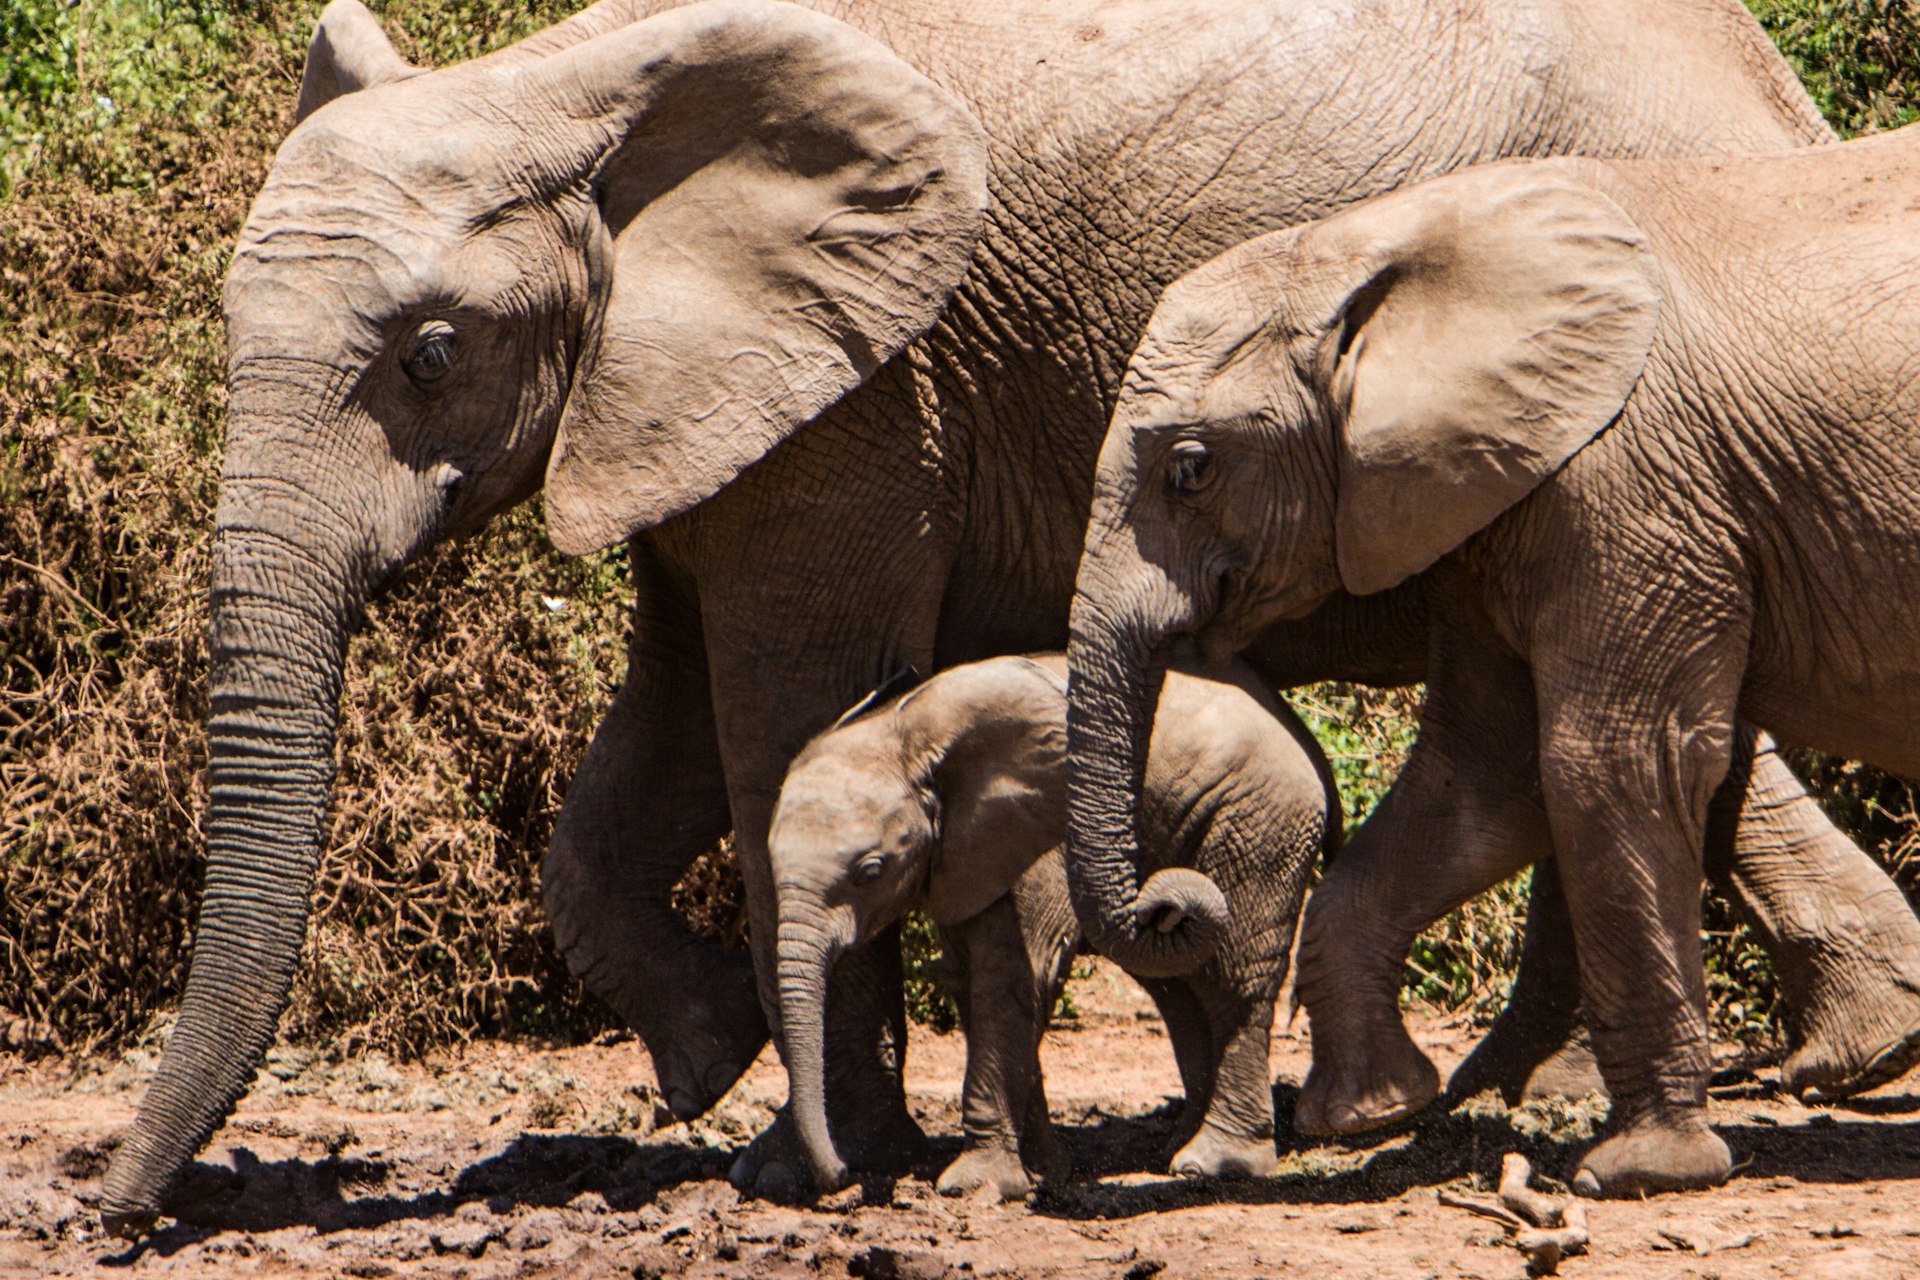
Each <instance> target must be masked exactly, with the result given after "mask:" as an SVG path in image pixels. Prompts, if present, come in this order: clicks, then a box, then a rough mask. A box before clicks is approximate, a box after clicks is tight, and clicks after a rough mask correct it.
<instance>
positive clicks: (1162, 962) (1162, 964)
mask: <svg viewBox="0 0 1920 1280" xmlns="http://www.w3.org/2000/svg"><path fill="white" fill-rule="evenodd" d="M1087 581H1088V566H1083V568H1082V571H1081V582H1082V584H1083V588H1082V594H1081V595H1080V596H1079V597H1078V598H1076V599H1075V601H1074V607H1073V631H1072V638H1071V640H1070V641H1069V644H1068V649H1067V663H1068V668H1069V670H1070V672H1071V684H1070V688H1069V693H1068V703H1067V760H1068V766H1067V767H1068V781H1067V877H1068V883H1069V884H1070V885H1071V887H1072V892H1073V905H1074V910H1075V911H1076V913H1077V914H1078V915H1079V917H1080V927H1081V928H1082V929H1083V930H1085V932H1086V935H1087V940H1088V941H1089V942H1090V943H1092V944H1093V946H1094V947H1095V948H1096V949H1097V950H1099V951H1100V952H1102V953H1103V954H1105V955H1107V956H1110V957H1112V959H1113V960H1114V962H1115V963H1117V964H1118V965H1120V967H1121V968H1123V969H1125V970H1127V972H1129V973H1132V974H1135V975H1137V976H1140V977H1147V978H1170V977H1177V976H1179V975H1181V974H1184V973H1191V972H1192V971H1193V970H1195V969H1197V968H1199V967H1200V966H1201V965H1202V964H1205V963H1206V961H1207V960H1208V959H1209V958H1210V957H1211V956H1212V954H1213V952H1214V949H1215V948H1216V947H1217V946H1218V945H1219V941H1220V938H1221V936H1222V934H1223V933H1224V931H1225V929H1226V924H1227V902H1226V898H1225V896H1224V895H1223V894H1222V893H1221V892H1220V890H1219V888H1218V887H1217V886H1215V885H1214V883H1213V882H1212V881H1211V880H1209V879H1207V878H1206V877H1205V876H1204V875H1201V874H1200V873H1199V872H1197V871H1190V870H1185V869H1182V868H1170V869H1168V870H1165V871H1160V872H1157V873H1155V874H1154V875H1153V876H1152V877H1150V878H1149V879H1148V880H1147V882H1146V884H1145V885H1141V884H1140V883H1139V881H1138V876H1137V872H1136V868H1137V867H1138V866H1139V857H1140V840H1139V831H1138V811H1139V797H1140V787H1141V783H1142V780H1143V779H1144V778H1145V776H1146V767H1147V747H1148V743H1149V742H1150V740H1151V738H1152V735H1153V719H1154V711H1155V709H1156V707H1157V704H1158V701H1159V696H1160V684H1161V678H1162V676H1163V675H1164V674H1165V670H1166V664H1165V656H1164V641H1165V637H1166V634H1167V632H1166V628H1165V627H1164V626H1163V625H1157V626H1153V625H1148V624H1146V623H1144V622H1143V621H1142V620H1141V617H1140V612H1139V611H1138V610H1123V611H1121V612H1120V613H1119V614H1118V615H1117V616H1116V614H1115V613H1113V612H1110V611H1109V610H1108V609H1107V608H1106V607H1105V606H1104V605H1103V604H1101V603H1099V602H1097V601H1093V600H1090V599H1089V598H1088V596H1087V595H1086V594H1085V584H1086V583H1087Z"/></svg>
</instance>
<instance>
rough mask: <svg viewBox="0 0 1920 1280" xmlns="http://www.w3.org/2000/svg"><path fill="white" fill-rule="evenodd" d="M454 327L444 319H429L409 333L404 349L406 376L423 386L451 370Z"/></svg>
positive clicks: (444, 375) (437, 379)
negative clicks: (405, 348) (405, 351)
mask: <svg viewBox="0 0 1920 1280" xmlns="http://www.w3.org/2000/svg"><path fill="white" fill-rule="evenodd" d="M453 340H454V328H453V326H452V325H450V324H448V323H447V322H446V321H445V320H429V321H427V322H426V323H425V324H423V325H421V326H420V327H419V328H418V329H416V330H414V332H413V340H412V345H411V346H410V347H408V349H407V355H406V359H405V360H404V361H403V362H402V363H403V364H404V365H405V366H406V370H407V376H408V377H409V378H412V379H413V380H414V381H415V382H417V383H419V384H421V385H422V386H425V385H426V384H428V383H431V382H438V381H439V380H440V379H442V378H444V377H446V376H447V374H448V373H449V372H451V371H452V369H453Z"/></svg>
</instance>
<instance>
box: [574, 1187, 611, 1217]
mask: <svg viewBox="0 0 1920 1280" xmlns="http://www.w3.org/2000/svg"><path fill="white" fill-rule="evenodd" d="M567 1208H569V1209H573V1210H576V1211H578V1212H580V1213H596V1214H597V1213H605V1212H607V1198H606V1197H605V1196H603V1195H601V1194H600V1193H599V1192H598V1191H582V1192H581V1193H580V1194H579V1195H577V1196H575V1197H574V1198H573V1199H571V1200H569V1201H567Z"/></svg>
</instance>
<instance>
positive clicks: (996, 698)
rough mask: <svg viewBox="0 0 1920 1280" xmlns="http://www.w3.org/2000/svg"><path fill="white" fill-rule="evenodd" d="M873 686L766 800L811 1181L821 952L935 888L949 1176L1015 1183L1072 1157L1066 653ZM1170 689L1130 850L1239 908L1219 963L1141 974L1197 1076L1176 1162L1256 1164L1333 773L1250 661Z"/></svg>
mask: <svg viewBox="0 0 1920 1280" xmlns="http://www.w3.org/2000/svg"><path fill="white" fill-rule="evenodd" d="M874 701H878V705H867V704H863V705H862V706H861V707H858V708H856V709H855V710H854V711H852V712H849V713H848V715H847V716H845V717H843V718H842V720H841V721H840V723H838V724H836V725H835V726H834V727H833V728H831V729H829V730H827V732H825V733H823V734H821V735H820V736H819V737H818V738H816V739H814V740H813V742H812V743H810V744H809V745H808V746H807V748H806V750H804V751H803V752H801V753H800V755H799V757H798V758H797V759H796V760H795V761H794V764H793V767H792V769H791V770H790V771H789V772H788V774H787V779H786V784H785V786H784V787H783V788H782V789H781V792H780V800H779V804H778V807H777V808H776V809H775V810H774V817H773V828H772V834H771V837H770V850H771V854H772V859H773V872H774V882H775V885H776V891H777V893H778V897H779V922H780V923H779V929H780V932H779V943H778V952H779V992H780V1013H781V1020H782V1023H783V1025H784V1043H785V1047H786V1054H787V1071H788V1076H789V1079H790V1081H791V1091H792V1098H791V1105H792V1113H793V1117H794V1120H795V1123H796V1126H797V1128H798V1131H799V1134H800V1138H801V1143H802V1145H803V1146H804V1148H805V1150H806V1156H807V1160H808V1162H809V1164H810V1165H811V1167H812V1171H813V1176H814V1180H815V1183H816V1184H817V1185H818V1186H819V1187H820V1188H821V1189H823V1190H832V1189H835V1188H837V1187H839V1186H841V1185H843V1184H844V1183H845V1181H846V1178H847V1170H846V1166H845V1165H844V1164H843V1163H842V1162H841V1160H840V1157H839V1154H838V1153H837V1151H836V1150H835V1148H834V1144H833V1140H832V1138H831V1137H830V1136H829V1134H828V1131H827V1117H826V1111H825V1101H824V1093H823V1087H822V1078H821V1074H822V1070H823V1068H822V1043H821V1036H822V1031H821V1027H822V1015H823V1011H824V1010H823V1005H824V1002H825V999H826V990H827V974H828V972H829V971H830V970H831V969H832V968H833V965H834V962H835V960H836V959H837V958H838V957H839V956H840V954H841V953H842V952H844V951H846V950H847V949H848V948H850V947H854V946H858V945H859V944H861V943H863V942H865V941H867V940H868V939H870V938H872V937H873V936H874V935H875V934H877V933H879V932H881V931H882V930H884V929H886V928H887V927H888V926H889V925H891V924H892V923H893V922H894V921H896V920H898V919H900V917H901V916H902V915H903V914H904V913H905V912H906V910H907V909H908V907H910V906H912V905H913V903H914V901H915V900H916V899H917V898H923V900H924V904H925V910H926V913H927V915H928V916H929V917H931V918H932V920H933V922H934V923H935V925H937V926H938V928H939V930H940V938H941V944H942V946H943V948H944V949H945V952H946V955H947V958H948V962H949V969H948V977H949V979H950V983H949V985H950V988H951V989H952V991H953V993H954V997H955V1000H956V1002H957V1003H958V1004H959V1007H960V1017H961V1024H962V1027H963V1028H964V1030H965V1032H966V1036H967V1072H966V1084H965V1095H964V1099H963V1112H964V1123H965V1129H966V1146H965V1149H964V1150H963V1151H962V1153H961V1154H960V1156H959V1158H958V1159H956V1160H955V1161H954V1162H953V1163H952V1164H951V1165H949V1166H948V1167H947V1169H946V1171H945V1172H944V1173H943V1174H942V1175H941V1177H940V1183H939V1186H940V1190H941V1191H943V1192H945V1193H947V1194H949V1195H958V1194H963V1193H970V1192H973V1191H975V1190H978V1189H982V1188H988V1187H991V1188H993V1189H994V1190H996V1191H997V1192H998V1194H999V1195H1000V1197H1001V1198H1003V1199H1016V1198H1019V1197H1021V1196H1024V1195H1026V1194H1027V1192H1029V1191H1030V1190H1032V1188H1033V1186H1034V1183H1035V1180H1036V1178H1038V1177H1058V1176H1060V1175H1061V1174H1062V1173H1064V1169H1063V1167H1062V1161H1061V1159H1060V1156H1059V1153H1058V1152H1057V1150H1056V1149H1055V1147H1054V1145H1053V1141H1052V1135H1051V1130H1050V1129H1049V1127H1048V1123H1047V1104H1046V1097H1045V1093H1044V1090H1043V1087H1042V1084H1041V1080H1040V1058H1039V1048H1040V1038H1041V1035H1042V1034H1043V1033H1044V1032H1045V1031H1046V1027H1047V1019H1048V1016H1049V1014H1050V1013H1051V1011H1052V1009H1053V1007H1054V1004H1055V1002H1056V1000H1057V999H1058V998H1059V995H1060V988H1061V986H1062V984H1063V983H1064V981H1065V979H1066V973H1067V968H1068V963H1069V961H1070V960H1071V959H1072V957H1073V954H1074V952H1075V950H1076V949H1077V947H1078V944H1079V940H1080V930H1079V927H1078V924H1077V923H1076V921H1075V919H1074V914H1073V908H1072V905H1071V903H1070V901H1069V898H1068V893H1067V882H1066V873H1065V870H1064V867H1063V864H1062V862H1061V858H1060V852H1059V846H1060V843H1061V840H1062V838H1063V833H1064V825H1065V820H1066V809H1065V786H1066V714H1067V692H1066V660H1065V658H1064V656H1062V655H1058V654H1054V655H1046V656H1042V657H1037V658H1020V657H1009V658H996V659H992V660H989V661H986V662H978V663H974V664H972V665H969V666H963V667H956V668H953V669H951V670H949V671H945V672H942V673H941V674H939V675H937V676H935V677H933V678H932V679H930V680H928V681H927V682H926V683H924V684H922V685H920V686H919V687H918V688H916V689H914V690H913V691H912V692H911V693H908V694H906V695H905V696H904V697H900V698H897V699H893V700H874ZM1160 712H1161V714H1160V716H1159V719H1158V726H1159V727H1158V728H1157V729H1156V730H1155V732H1154V735H1153V740H1152V745H1151V751H1150V754H1149V758H1148V761H1147V770H1146V782H1145V786H1144V789H1143V799H1142V806H1141V809H1142V812H1141V832H1142V839H1141V853H1140V862H1141V863H1142V864H1143V865H1142V866H1140V867H1139V868H1138V869H1139V871H1140V872H1141V873H1142V874H1146V873H1150V872H1153V871H1158V870H1162V869H1164V868H1169V867H1192V868H1197V869H1198V870H1200V871H1202V872H1204V873H1205V874H1206V875H1208V876H1209V877H1211V878H1212V879H1213V880H1214V881H1215V882H1216V883H1217V884H1218V885H1219V887H1220V889H1221V890H1222V891H1223V892H1224V894H1225V895H1226V899H1227V903H1228V908H1229V917H1228V922H1227V924H1226V927H1225V930H1224V936H1222V937H1221V939H1220V945H1219V947H1218V950H1217V952H1216V953H1215V954H1214V956H1213V958H1212V959H1211V960H1210V961H1209V962H1208V963H1207V964H1206V965H1204V966H1203V967H1201V968H1200V969H1198V970H1196V971H1195V972H1193V973H1190V974H1187V975H1185V976H1183V977H1180V978H1177V979H1153V980H1146V981H1144V985H1145V986H1146V988H1147V990H1148V992H1149V993H1150V994H1151V995H1152V996H1153V999H1154V1002H1155V1003H1156V1004H1158V1005H1159V1007H1160V1011H1161V1014H1162V1016H1163V1017H1164V1018H1165V1019H1166V1027H1167V1035H1168V1038H1169V1039H1171V1040H1172V1042H1173V1051H1174V1056H1175V1058H1176V1059H1177V1060H1178V1063H1179V1068H1180V1079H1181V1082H1182V1084H1183V1085H1184V1086H1185V1088H1186V1094H1187V1106H1186V1112H1185V1118H1184V1121H1183V1124H1182V1126H1181V1130H1180V1132H1179V1134H1178V1135H1177V1137H1176V1143H1177V1144H1178V1152H1177V1154H1176V1155H1175V1156H1174V1157H1173V1164H1172V1168H1173V1171H1174V1172H1175V1173H1182V1174H1193V1175H1216V1176H1236V1175H1237V1176H1246V1175H1257V1174H1263V1173H1266V1172H1268V1171H1270V1170H1271V1168H1272V1166H1273V1164H1274V1160H1275V1156H1274V1146H1273V1102H1272V1095H1271V1086H1270V1082H1269V1078H1268V1074H1267V1041H1268V1036H1269V1032H1270V1029H1271V1026H1272V1022H1273V1007H1274V1000H1275V998H1276V996H1277V995H1278V993H1279V989H1280V984H1281V982H1282V980H1283V979H1284V978H1285V976H1286V969H1287V958H1288V952H1289V949H1290V947H1291V945H1292V941H1293V931H1294V925H1295V922H1296V920H1297V918H1298V915H1299V907H1300V898H1301V895H1302V893H1303V891H1304V890H1305V887H1306V881H1307V875H1308V873H1309V871H1310V870H1311V868H1312V866H1313V862H1314V858H1315V855H1316V854H1318V853H1319V852H1320V851H1321V850H1322V848H1323V847H1326V844H1327V842H1328V841H1329V840H1330V839H1333V838H1336V836H1337V832H1338V829H1339V828H1338V823H1337V822H1336V821H1335V809H1334V795H1335V793H1334V790H1333V788H1332V786H1331V781H1330V778H1329V776H1328V774H1327V769H1326V762H1325V760H1324V758H1323V757H1322V756H1321V754H1320V751H1319V748H1318V747H1317V746H1316V745H1315V744H1314V741H1313V738H1312V737H1311V735H1309V734H1308V733H1307V731H1306V730H1305V729H1304V728H1303V727H1302V726H1301V724H1300V722H1299V720H1298V719H1296V718H1295V717H1294V715H1293V713H1292V712H1291V711H1289V710H1288V709H1287V708H1286V707H1285V705H1284V704H1282V703H1281V702H1280V701H1279V700H1278V699H1277V698H1276V697H1275V696H1274V694H1273V693H1272V692H1271V691H1270V690H1268V689H1266V688H1264V687H1262V685H1261V684H1260V681H1259V679H1258V677H1256V676H1255V675H1254V674H1253V673H1252V672H1251V671H1250V670H1248V669H1247V668H1245V667H1243V666H1239V665H1237V664H1235V665H1234V666H1232V667H1230V668H1229V669H1228V670H1227V672H1226V673H1225V675H1224V678H1222V679H1208V678H1203V677H1201V676H1198V675H1189V674H1185V673H1182V672H1178V671H1174V672H1169V673H1168V675H1167V678H1166V681H1165V684H1164V687H1163V691H1162V693H1161V701H1160ZM1151 923H1155V924H1158V925H1160V926H1161V927H1163V928H1171V927H1172V926H1173V925H1174V924H1175V923H1176V921H1174V920H1171V919H1160V920H1156V921H1153V922H1151Z"/></svg>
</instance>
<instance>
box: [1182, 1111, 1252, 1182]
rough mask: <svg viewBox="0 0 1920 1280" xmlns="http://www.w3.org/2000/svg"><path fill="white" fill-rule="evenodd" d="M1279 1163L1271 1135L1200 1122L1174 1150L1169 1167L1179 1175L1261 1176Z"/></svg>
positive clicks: (1212, 1176)
mask: <svg viewBox="0 0 1920 1280" xmlns="http://www.w3.org/2000/svg"><path fill="white" fill-rule="evenodd" d="M1279 1163H1280V1157H1279V1154H1278V1153H1277V1152H1276V1151H1275V1150H1274V1147H1273V1139H1272V1138H1270V1137H1267V1138H1261V1137H1248V1136H1247V1135H1245V1134H1238V1133H1228V1132H1227V1131H1226V1130H1224V1129H1216V1128H1214V1127H1213V1126H1212V1125H1211V1124H1203V1125H1201V1126H1200V1132H1198V1133H1196V1134H1194V1135H1193V1137H1192V1138H1190V1139H1188V1140H1187V1144H1186V1145H1185V1146H1183V1147H1181V1148H1180V1150H1178V1151H1176V1152H1175V1153H1174V1156H1173V1161H1172V1163H1171V1164H1170V1165H1169V1166H1168V1170H1169V1171H1170V1172H1171V1173H1173V1174H1174V1175H1175V1176H1176V1177H1181V1178H1264V1177H1266V1176H1267V1175H1268V1174H1270V1173H1272V1172H1273V1171H1274V1169H1275V1168H1276V1167H1278V1165H1279Z"/></svg>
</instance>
